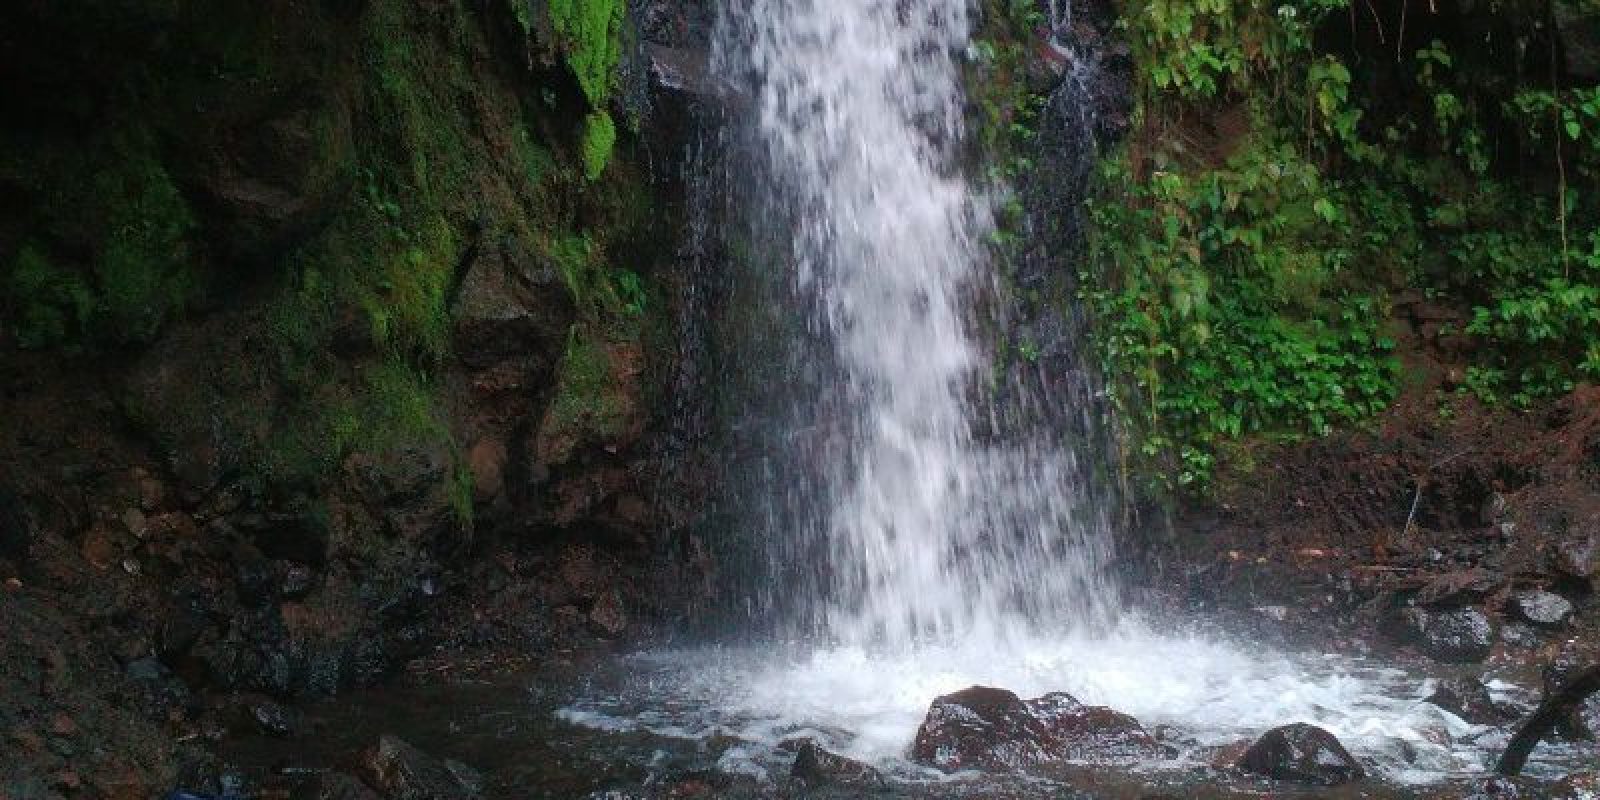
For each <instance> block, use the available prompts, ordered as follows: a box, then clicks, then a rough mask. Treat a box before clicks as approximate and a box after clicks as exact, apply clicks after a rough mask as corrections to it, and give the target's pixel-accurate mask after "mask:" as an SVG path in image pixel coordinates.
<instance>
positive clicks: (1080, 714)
mask: <svg viewBox="0 0 1600 800" xmlns="http://www.w3.org/2000/svg"><path fill="white" fill-rule="evenodd" d="M1028 708H1029V710H1031V711H1032V712H1033V713H1034V716H1036V717H1038V718H1039V720H1040V721H1041V722H1043V723H1044V725H1045V730H1046V731H1047V732H1049V734H1050V737H1051V739H1052V740H1053V741H1052V743H1051V749H1052V751H1053V752H1054V753H1055V756H1056V757H1057V758H1064V759H1067V760H1070V761H1129V760H1135V759H1147V758H1159V757H1162V756H1165V755H1167V750H1166V748H1164V747H1162V746H1161V745H1160V744H1158V743H1157V742H1156V740H1155V737H1153V736H1151V735H1150V733H1149V732H1148V731H1146V730H1145V729H1144V726H1143V725H1140V724H1139V721H1138V720H1136V719H1134V718H1133V717H1130V716H1128V715H1127V714H1124V713H1122V712H1120V711H1115V710H1113V709H1110V708H1106V707H1104V706H1087V705H1084V704H1083V703H1080V702H1078V700H1077V698H1075V697H1073V696H1072V695H1069V694H1067V693H1066V692H1051V693H1050V694H1047V695H1045V696H1043V697H1040V698H1038V699H1036V700H1029V701H1028Z"/></svg>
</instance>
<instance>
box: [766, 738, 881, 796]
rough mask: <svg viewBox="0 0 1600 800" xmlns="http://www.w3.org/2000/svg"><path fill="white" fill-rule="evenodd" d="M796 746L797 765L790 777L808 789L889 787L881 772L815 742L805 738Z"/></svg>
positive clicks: (795, 763) (795, 760) (795, 761)
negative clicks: (825, 787)
mask: <svg viewBox="0 0 1600 800" xmlns="http://www.w3.org/2000/svg"><path fill="white" fill-rule="evenodd" d="M785 744H786V745H787V744H790V743H789V742H785ZM793 744H794V750H795V756H794V766H793V767H792V768H791V769H790V770H789V774H790V775H791V776H792V777H794V778H795V779H796V780H799V781H800V782H801V783H804V784H805V785H806V786H808V787H811V788H817V787H819V786H830V785H831V786H848V787H853V788H867V789H881V788H884V787H886V786H888V783H887V782H886V781H885V780H884V778H883V774H882V773H880V772H878V770H876V769H874V768H872V767H871V766H869V765H867V764H863V763H861V762H860V761H856V760H855V759H851V758H845V757H844V756H841V755H838V754H836V753H830V752H828V751H827V750H824V749H822V748H821V747H819V746H818V745H817V743H816V741H815V740H812V739H801V740H799V741H798V742H794V743H793Z"/></svg>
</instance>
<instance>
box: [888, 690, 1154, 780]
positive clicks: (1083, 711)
mask: <svg viewBox="0 0 1600 800" xmlns="http://www.w3.org/2000/svg"><path fill="white" fill-rule="evenodd" d="M1166 754H1167V751H1166V749H1165V748H1163V747H1162V746H1161V745H1160V744H1158V743H1157V742H1156V740H1155V738H1154V737H1152V736H1151V735H1150V734H1149V733H1148V732H1147V731H1145V729H1144V727H1143V726H1141V725H1140V724H1139V721H1138V720H1136V719H1134V718H1133V717H1130V716H1128V715H1126V714H1122V713H1119V712H1117V711H1113V710H1112V709H1109V708H1103V707H1099V706H1088V705H1084V704H1083V703H1080V702H1078V700H1077V698H1074V697H1073V696H1072V695H1069V694H1067V693H1065V692H1053V693H1051V694H1047V695H1045V696H1043V697H1040V698H1037V699H1034V700H1028V701H1023V700H1022V699H1021V698H1019V697H1017V695H1016V694H1014V693H1012V692H1009V691H1007V690H1005V689H993V688H988V687H982V686H974V687H972V688H970V689H963V690H962V691H959V692H956V693H954V694H948V695H945V696H943V697H940V698H937V699H935V700H934V701H933V705H932V706H931V707H930V708H929V709H928V716H927V717H926V718H925V719H924V720H923V722H922V727H921V728H920V729H918V730H917V738H916V742H915V744H914V745H913V746H912V758H913V759H914V760H916V761H918V762H921V763H923V764H929V765H932V766H935V767H938V768H940V769H944V770H961V769H986V770H1013V769H1020V768H1023V767H1027V766H1030V765H1035V764H1040V763H1044V762H1049V761H1127V760H1132V759H1144V758H1158V757H1162V756H1164V755H1166Z"/></svg>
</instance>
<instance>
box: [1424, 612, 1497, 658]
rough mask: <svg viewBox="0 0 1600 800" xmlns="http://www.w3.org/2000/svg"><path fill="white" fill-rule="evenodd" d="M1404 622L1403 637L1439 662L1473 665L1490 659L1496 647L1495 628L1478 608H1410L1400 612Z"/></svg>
mask: <svg viewBox="0 0 1600 800" xmlns="http://www.w3.org/2000/svg"><path fill="white" fill-rule="evenodd" d="M1401 623H1402V638H1404V639H1406V640H1408V641H1409V642H1410V643H1411V644H1414V645H1416V646H1417V648H1418V649H1420V650H1421V651H1422V652H1424V653H1426V654H1427V655H1428V656H1429V657H1431V658H1434V659H1436V660H1438V661H1445V662H1449V663H1455V664H1467V663H1474V662H1478V661H1482V660H1484V659H1485V658H1488V656H1489V651H1490V650H1491V649H1493V647H1494V640H1495V633H1496V629H1495V625H1494V623H1493V622H1492V621H1490V619H1489V617H1488V616H1487V615H1486V614H1484V613H1483V612H1482V611H1479V610H1478V609H1476V608H1457V609H1450V610H1447V611H1428V610H1426V609H1421V608H1407V609H1405V610H1403V611H1402V612H1401Z"/></svg>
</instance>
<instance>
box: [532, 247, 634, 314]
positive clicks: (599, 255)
mask: <svg viewBox="0 0 1600 800" xmlns="http://www.w3.org/2000/svg"><path fill="white" fill-rule="evenodd" d="M547 252H548V253H549V256H550V259H551V260H552V261H554V262H555V264H556V267H557V268H558V269H559V270H560V271H561V277H562V280H564V281H565V282H566V284H567V290H568V291H569V292H571V294H572V297H573V299H574V300H575V301H576V302H577V304H578V308H579V309H580V310H582V311H583V312H584V314H585V315H587V316H590V317H597V316H598V315H599V314H601V313H607V314H613V315H627V316H638V315H641V314H643V313H644V311H645V307H646V304H647V298H648V292H647V291H646V290H645V287H644V284H643V282H642V281H641V280H640V278H639V275H638V273H636V272H634V271H632V270H628V269H617V268H613V267H611V266H609V265H608V264H607V263H606V258H605V253H604V251H603V250H602V248H601V247H600V246H599V245H598V244H597V243H596V242H595V240H594V239H593V238H592V237H590V236H588V235H587V234H582V235H580V234H573V233H567V234H560V235H557V236H555V237H554V238H552V239H551V241H550V244H549V248H548V251H547Z"/></svg>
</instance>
